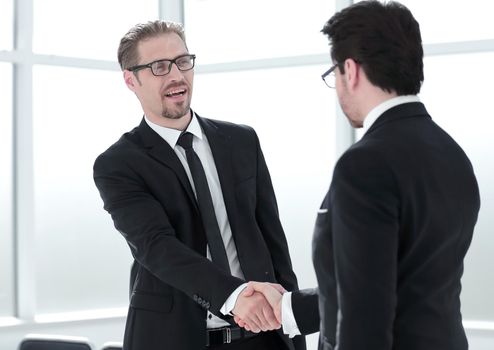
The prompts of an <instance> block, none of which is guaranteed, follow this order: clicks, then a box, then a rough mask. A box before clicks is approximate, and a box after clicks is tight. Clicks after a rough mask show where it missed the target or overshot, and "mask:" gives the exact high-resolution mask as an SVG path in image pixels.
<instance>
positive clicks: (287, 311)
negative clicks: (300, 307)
mask: <svg viewBox="0 0 494 350" xmlns="http://www.w3.org/2000/svg"><path fill="white" fill-rule="evenodd" d="M281 323H282V326H283V333H285V334H288V336H289V337H290V338H293V337H294V336H296V335H300V334H301V333H300V330H299V329H298V325H297V321H296V320H295V316H294V315H293V308H292V293H291V292H286V293H285V294H283V297H282V299H281Z"/></svg>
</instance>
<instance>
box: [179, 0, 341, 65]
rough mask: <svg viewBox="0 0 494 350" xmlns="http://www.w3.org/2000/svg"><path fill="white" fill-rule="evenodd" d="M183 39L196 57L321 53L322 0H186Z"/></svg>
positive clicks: (329, 9)
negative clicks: (185, 39)
mask: <svg viewBox="0 0 494 350" xmlns="http://www.w3.org/2000/svg"><path fill="white" fill-rule="evenodd" d="M184 6H185V26H186V32H187V44H188V47H189V49H190V50H191V52H193V53H195V54H197V55H198V59H199V60H198V63H199V62H200V63H215V62H228V61H243V60H252V59H262V58H269V57H281V56H299V55H308V54H315V53H327V52H328V51H329V50H328V43H327V39H326V38H325V36H324V35H323V34H322V33H321V32H320V30H321V29H322V27H323V25H324V23H325V21H327V20H328V19H329V17H330V15H331V14H332V13H334V3H333V1H327V0H306V1H304V2H301V1H298V0H270V1H265V0H235V1H231V0H206V1H204V0H186V1H185V5H184Z"/></svg>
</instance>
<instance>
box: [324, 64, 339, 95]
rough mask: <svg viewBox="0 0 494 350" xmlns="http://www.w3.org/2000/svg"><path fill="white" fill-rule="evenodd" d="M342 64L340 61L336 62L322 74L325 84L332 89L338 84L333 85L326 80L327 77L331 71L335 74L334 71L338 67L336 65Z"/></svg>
mask: <svg viewBox="0 0 494 350" xmlns="http://www.w3.org/2000/svg"><path fill="white" fill-rule="evenodd" d="M339 65H340V64H339V63H335V64H334V65H333V66H331V68H329V69H328V70H327V71H326V72H324V73H323V74H322V75H321V78H322V81H324V84H326V86H327V87H328V88H330V89H334V88H335V87H336V84H335V86H331V85H329V84H328V82H327V81H326V77H327V76H328V75H330V74H331V73H333V74H334V71H335V69H336V67H338V66H339Z"/></svg>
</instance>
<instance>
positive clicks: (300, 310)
mask: <svg viewBox="0 0 494 350" xmlns="http://www.w3.org/2000/svg"><path fill="white" fill-rule="evenodd" d="M318 299H319V297H318V290H317V288H313V289H302V290H299V291H295V292H293V293H292V310H293V316H294V317H295V320H296V321H297V326H298V329H299V331H300V333H302V334H304V335H306V334H311V333H315V332H319V322H320V320H319V302H318Z"/></svg>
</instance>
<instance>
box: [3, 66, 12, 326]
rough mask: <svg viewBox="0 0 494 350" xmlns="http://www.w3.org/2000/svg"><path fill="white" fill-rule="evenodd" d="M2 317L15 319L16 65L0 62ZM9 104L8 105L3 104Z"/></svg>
mask: <svg viewBox="0 0 494 350" xmlns="http://www.w3.org/2000/svg"><path fill="white" fill-rule="evenodd" d="M0 96H2V103H1V104H0V116H1V117H0V164H2V171H1V172H0V317H6V316H12V315H13V312H14V310H13V305H14V275H13V270H14V264H13V250H14V244H13V240H12V238H13V236H12V234H13V210H12V207H13V192H12V189H13V182H12V180H13V168H12V167H13V163H12V133H13V129H12V66H11V65H10V64H8V63H2V62H0ZM3 101H5V103H4V102H3Z"/></svg>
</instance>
